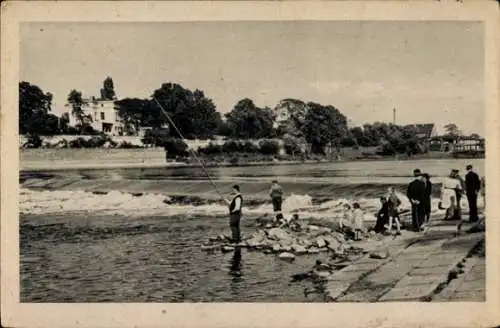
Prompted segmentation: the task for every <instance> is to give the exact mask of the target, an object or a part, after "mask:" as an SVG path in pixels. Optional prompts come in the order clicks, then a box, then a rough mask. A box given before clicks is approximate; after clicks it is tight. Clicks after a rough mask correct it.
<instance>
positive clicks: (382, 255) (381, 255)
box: [370, 252, 389, 260]
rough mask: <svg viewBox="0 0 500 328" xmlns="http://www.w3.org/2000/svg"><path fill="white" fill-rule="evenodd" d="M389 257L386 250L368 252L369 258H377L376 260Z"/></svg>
mask: <svg viewBox="0 0 500 328" xmlns="http://www.w3.org/2000/svg"><path fill="white" fill-rule="evenodd" d="M388 257H389V253H388V252H372V253H370V258H372V259H378V260H383V259H386V258H388Z"/></svg>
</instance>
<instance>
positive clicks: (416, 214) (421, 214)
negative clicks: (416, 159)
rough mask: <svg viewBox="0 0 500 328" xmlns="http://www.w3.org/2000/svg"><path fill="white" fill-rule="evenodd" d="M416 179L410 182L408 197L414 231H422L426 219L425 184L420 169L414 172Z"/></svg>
mask: <svg viewBox="0 0 500 328" xmlns="http://www.w3.org/2000/svg"><path fill="white" fill-rule="evenodd" d="M413 176H414V177H415V179H414V180H413V181H412V182H410V184H409V185H408V189H407V191H406V196H407V197H408V199H409V200H410V203H411V220H412V224H413V229H414V230H415V231H421V228H422V224H423V223H424V219H425V182H424V180H423V179H424V178H423V177H422V172H421V171H420V170H419V169H415V170H413Z"/></svg>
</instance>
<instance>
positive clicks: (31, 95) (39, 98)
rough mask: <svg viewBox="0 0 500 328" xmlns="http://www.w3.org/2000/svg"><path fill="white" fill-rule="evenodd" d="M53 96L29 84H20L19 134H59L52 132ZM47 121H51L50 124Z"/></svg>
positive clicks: (55, 131)
mask: <svg viewBox="0 0 500 328" xmlns="http://www.w3.org/2000/svg"><path fill="white" fill-rule="evenodd" d="M51 106H52V94H51V93H50V92H47V93H44V92H43V91H42V89H40V87H38V86H37V85H34V84H30V83H29V82H25V81H23V82H20V83H19V133H21V134H24V133H40V134H44V133H50V134H53V133H57V128H56V130H51V129H52V128H53V127H54V125H53V117H52V116H53V115H52V116H50V117H49V115H50V114H49V112H50V111H51ZM47 120H50V122H49V124H48V123H47Z"/></svg>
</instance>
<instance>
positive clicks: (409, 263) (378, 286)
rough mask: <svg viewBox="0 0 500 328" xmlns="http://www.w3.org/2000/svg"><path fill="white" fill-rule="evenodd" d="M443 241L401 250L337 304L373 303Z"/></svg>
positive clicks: (362, 280) (340, 298)
mask: <svg viewBox="0 0 500 328" xmlns="http://www.w3.org/2000/svg"><path fill="white" fill-rule="evenodd" d="M443 242H444V241H436V242H432V243H428V244H427V245H425V246H419V245H418V244H416V245H410V246H409V247H408V248H406V249H401V251H400V252H399V253H398V254H397V256H396V257H395V258H393V259H392V260H391V261H389V262H387V263H385V264H383V265H381V266H380V267H379V268H377V270H375V271H373V272H371V273H369V274H368V275H366V276H365V277H363V279H361V280H360V281H358V282H356V284H355V285H353V286H351V287H350V288H349V289H348V290H347V291H346V293H345V295H342V296H341V297H339V298H338V299H337V301H338V302H374V301H376V300H377V299H378V298H380V297H381V296H382V295H384V294H385V293H387V292H388V291H389V290H390V289H391V288H392V287H393V286H394V284H395V283H396V282H398V281H399V280H401V279H402V278H404V277H405V276H407V274H408V273H409V272H410V271H411V270H412V269H413V268H415V267H416V266H418V265H419V264H420V263H421V262H423V261H425V260H426V258H427V257H428V256H429V254H432V253H433V252H434V251H435V250H436V249H437V248H439V247H440V246H441V244H442V243H443Z"/></svg>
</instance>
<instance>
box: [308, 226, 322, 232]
mask: <svg viewBox="0 0 500 328" xmlns="http://www.w3.org/2000/svg"><path fill="white" fill-rule="evenodd" d="M307 230H308V231H319V230H320V227H318V226H315V225H308V226H307Z"/></svg>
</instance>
